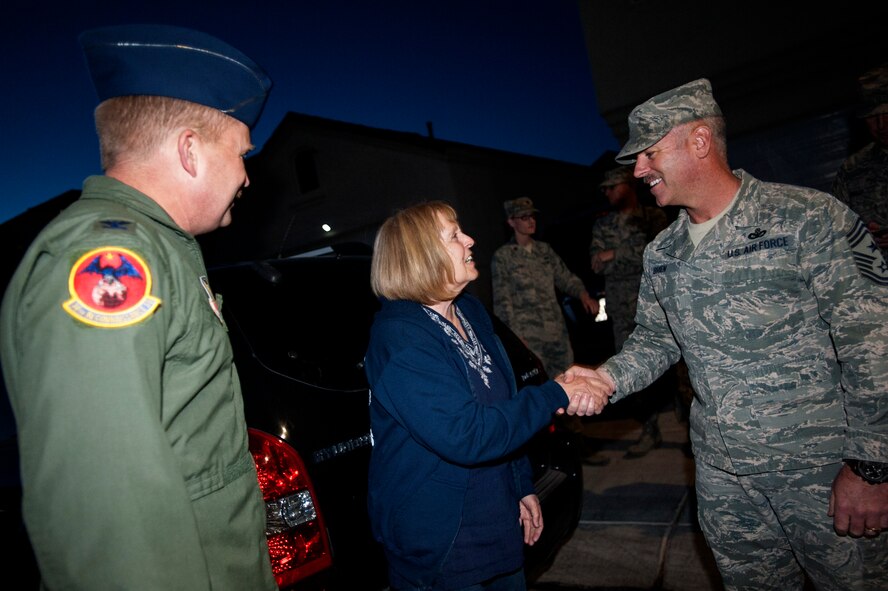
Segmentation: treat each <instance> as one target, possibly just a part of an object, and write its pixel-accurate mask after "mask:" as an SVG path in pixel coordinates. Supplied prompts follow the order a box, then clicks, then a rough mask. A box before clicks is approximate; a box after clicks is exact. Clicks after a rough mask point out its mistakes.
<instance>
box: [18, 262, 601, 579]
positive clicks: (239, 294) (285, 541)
mask: <svg viewBox="0 0 888 591" xmlns="http://www.w3.org/2000/svg"><path fill="white" fill-rule="evenodd" d="M369 273H370V258H369V256H366V255H342V254H337V253H336V252H333V251H331V252H330V253H329V254H324V255H320V256H311V257H294V258H288V259H282V260H268V261H261V262H251V263H243V264H236V265H228V266H222V267H217V268H214V269H211V270H210V284H211V285H212V287H213V289H214V291H216V293H218V294H219V295H220V296H221V297H222V300H223V304H222V312H223V315H224V316H225V320H226V323H227V325H228V330H229V335H230V337H231V342H232V346H233V348H234V354H235V359H236V363H237V368H238V372H239V375H240V379H241V382H242V389H243V394H244V405H245V411H246V417H247V423H248V425H249V427H250V447H251V451H252V452H253V457H254V459H255V461H256V466H257V470H258V473H259V480H260V485H261V487H262V489H263V494H264V496H265V500H266V504H267V516H268V524H267V533H268V542H269V549H270V554H271V560H272V565H273V568H274V571H275V575H276V576H277V579H278V583H279V585H280V587H281V588H282V589H292V590H299V591H316V590H326V591H334V590H342V591H356V590H357V591H379V590H383V589H386V588H387V587H388V584H387V577H386V563H385V559H384V557H383V555H382V552H381V549H380V548H379V546H378V544H377V543H376V542H375V541H374V540H373V539H372V537H371V534H370V526H369V520H368V516H367V507H366V501H367V470H368V465H369V458H370V445H371V444H370V433H369V422H370V421H369V408H368V404H369V390H368V386H367V381H366V377H365V375H364V368H363V357H364V353H365V350H366V346H367V341H368V338H369V331H370V325H371V323H372V320H373V315H374V313H375V312H376V310H377V308H378V302H377V300H376V298H375V297H374V296H373V294H372V292H371V291H370V285H369ZM3 279H4V280H8V277H5V278H3ZM3 285H4V286H5V281H4V283H3ZM494 323H495V324H496V326H497V332H498V334H499V335H500V338H501V339H502V340H503V343H504V345H505V347H506V350H507V352H508V353H509V356H510V359H511V361H512V364H513V366H514V369H515V377H516V379H517V381H518V384H519V388H520V387H521V386H523V385H527V384H538V383H541V382H542V381H544V380H545V379H546V376H545V372H544V370H543V369H542V365H541V364H540V362H539V360H538V359H537V358H536V357H535V356H534V355H533V354H532V353H531V352H530V351H529V350H528V349H527V348H526V347H524V345H523V344H522V343H521V341H520V340H519V339H518V338H517V337H515V335H514V334H513V333H511V332H510V331H509V330H508V328H506V327H505V326H504V325H503V324H502V323H500V322H498V321H497V320H496V318H494ZM0 403H2V404H0V409H2V411H3V412H0V425H3V426H4V429H3V431H2V435H3V436H4V440H3V441H0V451H2V452H3V453H2V455H0V462H2V465H0V477H2V481H0V503H2V506H0V518H2V520H0V527H2V531H0V536H2V537H3V539H4V540H5V541H7V545H6V547H7V548H10V546H12V548H13V552H14V554H7V555H6V557H5V558H4V559H3V562H6V561H7V560H9V561H10V562H9V563H8V564H7V565H5V568H4V570H5V571H6V573H7V576H12V575H13V574H16V573H18V574H19V575H20V576H19V577H18V578H19V580H22V581H24V580H27V581H36V578H37V576H38V575H37V571H36V568H35V566H34V562H33V557H32V555H31V553H30V547H29V546H28V542H27V536H26V535H25V533H24V529H23V527H22V525H21V514H20V490H19V483H18V467H17V449H16V447H15V433H14V423H13V421H12V418H11V416H10V411H9V407H8V404H7V402H6V400H5V395H4V396H3V400H2V401H0ZM527 452H528V455H529V457H530V458H531V463H532V465H533V469H534V477H535V481H536V488H537V493H538V495H539V497H540V500H541V502H542V506H543V513H544V519H545V524H546V527H545V529H544V530H543V536H542V538H541V539H540V540H539V542H537V544H535V545H534V546H532V547H528V548H527V572H528V576H529V578H531V579H532V578H534V577H536V576H538V575H539V574H540V573H541V572H542V571H543V570H544V569H545V568H546V567H547V566H548V564H549V562H550V561H551V559H552V558H553V557H554V554H555V552H556V550H557V549H558V547H559V546H560V545H561V544H562V543H563V542H564V541H566V540H567V538H568V537H569V536H570V535H571V534H572V532H573V530H574V528H575V527H576V525H577V523H578V521H579V517H580V511H581V508H582V496H583V490H582V468H581V462H580V444H579V441H578V440H577V436H576V435H575V434H573V433H570V432H568V431H566V430H564V429H563V428H562V427H561V426H560V424H559V422H558V421H557V420H553V423H552V424H551V425H550V426H549V427H548V428H546V429H544V430H542V431H541V432H540V433H538V434H537V435H536V436H535V438H534V439H533V440H531V442H529V444H528V445H527ZM33 585H34V587H22V588H35V589H36V582H34V583H33Z"/></svg>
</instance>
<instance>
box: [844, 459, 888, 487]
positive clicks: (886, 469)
mask: <svg viewBox="0 0 888 591" xmlns="http://www.w3.org/2000/svg"><path fill="white" fill-rule="evenodd" d="M845 463H846V464H848V467H849V468H851V471H852V472H854V473H855V474H857V475H858V476H860V477H861V478H863V479H864V480H866V481H867V482H868V483H870V484H882V483H883V482H888V463H883V462H869V461H867V460H845Z"/></svg>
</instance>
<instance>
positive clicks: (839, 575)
mask: <svg viewBox="0 0 888 591" xmlns="http://www.w3.org/2000/svg"><path fill="white" fill-rule="evenodd" d="M840 468H841V464H840V463H837V464H830V465H827V466H818V467H815V468H805V469H801V470H789V471H786V472H766V473H762V474H751V475H746V476H737V475H734V474H729V473H727V472H724V471H723V470H719V469H718V468H714V467H712V466H710V465H708V464H704V463H703V462H698V464H697V504H698V515H697V516H698V518H699V521H700V526H701V528H702V529H703V534H704V536H705V537H706V542H707V544H708V545H709V547H710V549H711V550H712V553H713V554H714V555H715V560H716V563H717V564H718V569H719V571H720V572H721V575H722V580H723V582H724V586H725V589H726V590H729V591H733V590H736V591H765V590H768V589H773V590H775V591H776V590H779V591H801V590H802V589H803V588H804V585H805V576H807V577H808V579H810V581H811V582H812V583H813V584H814V587H815V588H816V589H818V591H827V590H830V591H832V590H835V591H856V590H861V591H862V590H866V591H876V590H881V591H884V590H885V589H888V568H886V565H888V537H886V536H885V535H884V534H883V535H880V536H878V537H875V538H852V537H850V536H839V535H837V534H836V533H835V531H834V530H833V521H832V518H831V517H828V516H827V509H828V507H829V495H830V490H831V488H832V482H833V479H834V478H835V476H836V474H837V473H838V471H839V469H840Z"/></svg>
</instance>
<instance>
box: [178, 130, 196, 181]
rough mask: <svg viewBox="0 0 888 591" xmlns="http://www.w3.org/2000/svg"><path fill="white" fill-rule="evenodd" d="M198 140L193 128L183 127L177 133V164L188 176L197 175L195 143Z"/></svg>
mask: <svg viewBox="0 0 888 591" xmlns="http://www.w3.org/2000/svg"><path fill="white" fill-rule="evenodd" d="M199 141H200V139H199V137H198V135H197V133H196V132H195V131H194V130H193V129H185V130H184V131H182V132H181V133H180V134H179V137H178V139H177V141H176V147H177V149H178V150H179V164H181V165H182V169H183V170H185V172H187V173H188V175H189V176H192V177H195V176H197V150H196V148H197V143H198V142H199Z"/></svg>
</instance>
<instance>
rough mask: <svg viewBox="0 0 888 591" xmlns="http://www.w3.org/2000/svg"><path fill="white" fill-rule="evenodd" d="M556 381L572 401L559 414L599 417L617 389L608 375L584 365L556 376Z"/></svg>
mask: <svg viewBox="0 0 888 591" xmlns="http://www.w3.org/2000/svg"><path fill="white" fill-rule="evenodd" d="M555 381H556V382H558V384H559V385H560V386H561V387H562V389H564V393H565V394H567V397H568V398H569V399H570V402H569V403H568V405H567V407H566V408H560V409H558V414H564V413H567V414H569V415H578V416H590V415H597V414H599V413H600V412H601V411H602V410H603V409H604V406H605V405H606V404H607V401H608V398H610V396H611V394H613V393H614V391H615V390H616V389H617V386H616V384H615V383H614V381H613V380H612V379H611V377H610V376H609V375H608V374H607V373H605V372H604V371H599V370H597V369H592V368H590V367H583V366H582V365H572V366H571V367H569V368H568V369H567V371H565V372H564V373H563V374H561V375H558V376H555Z"/></svg>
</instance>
